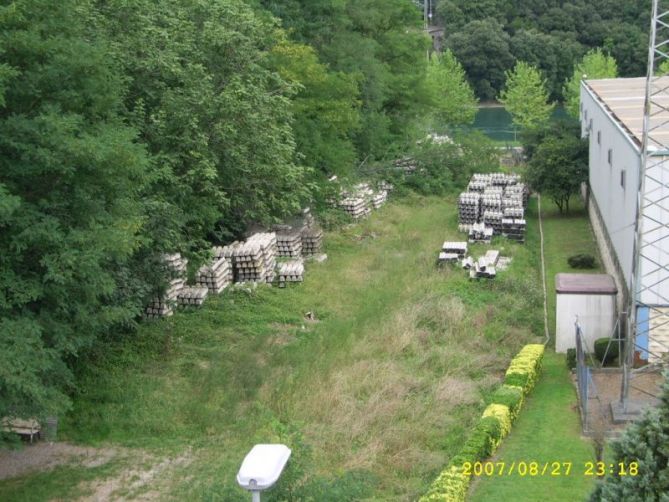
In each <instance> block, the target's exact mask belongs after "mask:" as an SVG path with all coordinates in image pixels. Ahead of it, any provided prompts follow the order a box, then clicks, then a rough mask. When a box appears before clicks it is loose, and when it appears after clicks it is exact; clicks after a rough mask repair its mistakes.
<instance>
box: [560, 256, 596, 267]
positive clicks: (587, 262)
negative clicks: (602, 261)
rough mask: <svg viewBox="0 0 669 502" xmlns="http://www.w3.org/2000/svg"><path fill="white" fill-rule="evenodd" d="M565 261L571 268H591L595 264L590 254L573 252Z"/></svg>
mask: <svg viewBox="0 0 669 502" xmlns="http://www.w3.org/2000/svg"><path fill="white" fill-rule="evenodd" d="M567 263H569V266H570V267H572V268H581V269H591V268H595V266H597V261H596V260H595V257H594V256H592V255H591V254H575V255H573V256H570V257H569V258H567Z"/></svg>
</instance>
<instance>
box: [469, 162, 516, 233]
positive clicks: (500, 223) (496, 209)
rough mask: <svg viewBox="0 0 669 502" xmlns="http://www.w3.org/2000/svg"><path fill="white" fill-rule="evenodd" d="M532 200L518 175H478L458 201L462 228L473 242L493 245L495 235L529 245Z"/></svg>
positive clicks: (472, 178) (473, 176) (473, 178)
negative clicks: (527, 231)
mask: <svg viewBox="0 0 669 502" xmlns="http://www.w3.org/2000/svg"><path fill="white" fill-rule="evenodd" d="M528 198H529V190H528V188H527V186H526V185H525V184H524V183H521V181H520V176H519V175H517V174H505V173H486V174H478V173H477V174H474V175H472V177H471V180H470V181H469V184H468V185H467V191H466V192H462V193H461V194H460V197H459V199H458V217H459V225H458V228H459V230H460V231H461V232H464V233H467V234H468V235H469V242H490V240H489V237H490V236H491V235H504V236H507V237H508V238H510V239H512V240H515V241H517V242H521V243H522V242H525V229H526V222H525V218H524V217H525V208H526V207H527V201H528ZM481 225H482V226H481ZM491 232H492V234H491Z"/></svg>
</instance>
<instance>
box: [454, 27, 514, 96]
mask: <svg viewBox="0 0 669 502" xmlns="http://www.w3.org/2000/svg"><path fill="white" fill-rule="evenodd" d="M510 41H511V38H510V37H509V35H508V34H507V33H506V32H505V31H504V30H503V29H502V25H501V24H500V23H498V22H497V21H496V20H494V19H485V20H483V21H472V22H470V23H468V24H467V25H466V26H464V27H463V28H462V30H461V31H458V32H456V33H453V34H452V35H450V36H449V37H448V38H447V40H446V45H447V47H449V48H450V49H451V50H452V51H453V54H454V55H455V57H456V58H457V60H458V61H460V62H461V63H462V65H463V67H464V68H465V71H466V72H467V76H468V77H469V82H470V83H471V85H472V87H473V88H474V90H475V92H476V95H477V96H478V97H479V98H480V99H483V100H491V99H494V98H495V96H496V95H497V92H498V90H499V89H501V87H502V85H503V84H504V80H505V76H504V72H505V71H506V70H508V69H509V68H511V67H512V66H513V63H514V58H513V55H512V54H511V50H510Z"/></svg>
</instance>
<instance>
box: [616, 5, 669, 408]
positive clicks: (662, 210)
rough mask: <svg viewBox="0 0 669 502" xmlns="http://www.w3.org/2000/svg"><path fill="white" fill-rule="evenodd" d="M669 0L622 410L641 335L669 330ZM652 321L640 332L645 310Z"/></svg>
mask: <svg viewBox="0 0 669 502" xmlns="http://www.w3.org/2000/svg"><path fill="white" fill-rule="evenodd" d="M665 61H666V62H667V65H669V0H653V11H652V18H651V27H650V43H649V47H648V71H647V75H646V92H645V102H644V116H643V136H642V144H641V165H640V170H639V184H638V187H637V188H638V190H637V208H636V220H635V227H634V253H633V256H634V261H633V265H632V277H631V289H630V299H629V306H628V307H629V308H628V315H627V337H628V339H629V340H630V341H631V342H632V343H626V344H625V355H624V359H623V379H622V386H621V395H620V405H621V408H622V410H623V412H625V413H627V412H628V411H629V408H630V399H629V393H630V380H631V379H632V378H633V366H634V353H635V349H636V348H641V347H639V346H638V345H637V341H638V339H639V337H640V336H645V335H647V336H648V340H649V347H647V348H646V349H644V350H648V349H649V348H650V341H651V340H653V339H655V338H656V336H657V333H658V332H659V330H660V329H662V328H666V327H669V326H668V325H669V308H668V306H669V77H667V76H663V75H662V73H664V72H665V70H669V68H667V67H666V66H663V65H662V63H664V62H665ZM644 307H645V308H647V309H648V312H649V319H648V322H647V323H644V326H643V327H640V323H639V316H638V312H639V308H644Z"/></svg>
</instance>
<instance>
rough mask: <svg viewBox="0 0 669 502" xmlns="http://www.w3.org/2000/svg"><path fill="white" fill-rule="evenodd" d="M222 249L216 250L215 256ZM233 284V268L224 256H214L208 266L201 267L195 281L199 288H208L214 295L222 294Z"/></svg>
mask: <svg viewBox="0 0 669 502" xmlns="http://www.w3.org/2000/svg"><path fill="white" fill-rule="evenodd" d="M220 249H223V248H214V255H216V254H217V253H218V251H217V250H220ZM231 282H232V266H231V264H230V260H229V259H228V258H225V257H224V256H222V255H219V256H214V259H213V260H212V261H211V262H210V263H209V264H208V265H203V266H202V267H200V270H198V272H197V278H196V280H195V283H196V285H197V286H200V287H204V288H207V289H208V290H209V292H210V293H211V294H214V295H217V294H219V293H221V292H222V291H223V290H224V289H225V288H227V287H228V286H229V285H230V283H231Z"/></svg>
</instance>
